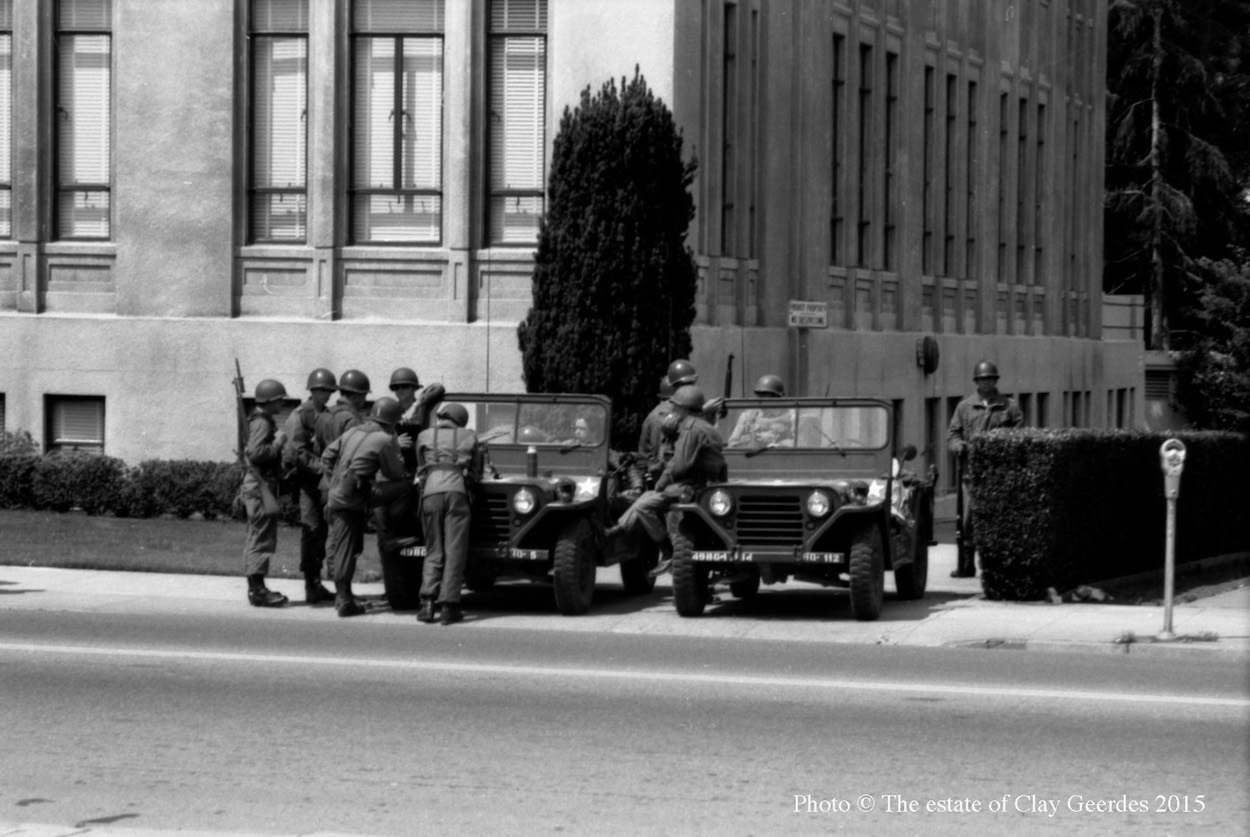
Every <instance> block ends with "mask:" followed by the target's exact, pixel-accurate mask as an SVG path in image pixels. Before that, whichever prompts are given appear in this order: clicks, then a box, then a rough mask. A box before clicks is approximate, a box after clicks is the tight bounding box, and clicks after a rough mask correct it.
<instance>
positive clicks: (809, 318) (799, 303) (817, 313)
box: [787, 299, 829, 328]
mask: <svg viewBox="0 0 1250 837" xmlns="http://www.w3.org/2000/svg"><path fill="white" fill-rule="evenodd" d="M787 324H788V325H790V326H791V327H798V328H828V327H829V303H827V302H811V301H808V300H802V299H792V300H790V317H789V320H788V323H787Z"/></svg>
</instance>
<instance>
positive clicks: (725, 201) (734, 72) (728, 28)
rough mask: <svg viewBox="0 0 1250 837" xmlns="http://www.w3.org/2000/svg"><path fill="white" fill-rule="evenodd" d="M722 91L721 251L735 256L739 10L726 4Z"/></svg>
mask: <svg viewBox="0 0 1250 837" xmlns="http://www.w3.org/2000/svg"><path fill="white" fill-rule="evenodd" d="M723 56H724V58H723V64H722V69H723V75H724V81H723V89H722V96H723V98H722V101H721V178H720V181H721V204H720V205H721V211H720V218H721V221H720V251H721V254H722V255H726V256H734V255H737V253H736V250H737V236H736V235H735V233H736V232H737V229H736V227H737V220H736V219H735V217H734V198H735V197H736V196H737V191H738V178H737V163H738V161H737V159H736V157H737V140H738V136H737V134H738V6H737V4H736V3H726V4H725V39H724V49H723Z"/></svg>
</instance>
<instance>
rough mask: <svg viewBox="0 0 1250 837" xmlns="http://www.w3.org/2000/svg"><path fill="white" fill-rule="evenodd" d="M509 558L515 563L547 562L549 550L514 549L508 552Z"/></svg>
mask: <svg viewBox="0 0 1250 837" xmlns="http://www.w3.org/2000/svg"><path fill="white" fill-rule="evenodd" d="M508 557H509V558H512V559H513V560H515V561H546V560H547V550H545V549H517V548H516V547H513V548H512V549H510V550H508Z"/></svg>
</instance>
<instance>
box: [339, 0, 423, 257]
mask: <svg viewBox="0 0 1250 837" xmlns="http://www.w3.org/2000/svg"><path fill="white" fill-rule="evenodd" d="M443 19H444V18H443V0H356V2H354V3H353V4H352V71H353V81H352V91H353V102H352V132H351V141H352V151H351V172H352V177H351V216H352V225H351V230H352V240H353V242H355V243H358V244H365V243H377V244H438V243H439V242H440V241H441V240H442V229H443V188H442V184H443Z"/></svg>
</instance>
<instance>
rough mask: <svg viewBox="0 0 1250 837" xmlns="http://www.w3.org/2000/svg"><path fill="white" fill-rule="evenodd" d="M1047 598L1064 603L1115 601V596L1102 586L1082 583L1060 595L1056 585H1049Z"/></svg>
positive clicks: (1052, 601)
mask: <svg viewBox="0 0 1250 837" xmlns="http://www.w3.org/2000/svg"><path fill="white" fill-rule="evenodd" d="M1046 600H1047V601H1049V602H1050V603H1051V604H1063V603H1064V602H1068V603H1079V602H1097V603H1100V604H1106V603H1108V602H1113V601H1115V597H1113V596H1112V595H1111V594H1110V593H1107V592H1106V591H1104V590H1102V589H1101V588H1098V587H1091V586H1089V585H1088V584H1082V585H1081V586H1079V587H1077V588H1075V589H1073V590H1069V591H1068V592H1066V593H1064V594H1063V595H1059V592H1058V591H1057V590H1055V588H1054V587H1047V588H1046Z"/></svg>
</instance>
